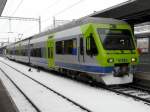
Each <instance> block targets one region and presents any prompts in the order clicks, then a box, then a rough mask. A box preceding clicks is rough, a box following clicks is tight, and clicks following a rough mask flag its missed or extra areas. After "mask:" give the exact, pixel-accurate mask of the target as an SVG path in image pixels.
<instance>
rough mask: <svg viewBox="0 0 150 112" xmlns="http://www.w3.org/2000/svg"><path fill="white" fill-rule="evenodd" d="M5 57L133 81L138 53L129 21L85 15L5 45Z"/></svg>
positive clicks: (110, 80)
mask: <svg viewBox="0 0 150 112" xmlns="http://www.w3.org/2000/svg"><path fill="white" fill-rule="evenodd" d="M6 57H7V58H8V59H11V60H15V61H19V62H23V63H26V64H30V65H33V66H39V67H43V68H45V69H48V70H54V71H58V72H60V73H65V74H67V75H71V76H73V77H82V78H85V79H89V80H93V81H96V82H100V83H102V84H105V85H118V84H127V83H132V81H133V74H134V71H135V68H136V65H137V64H138V63H139V58H138V57H139V54H138V50H137V48H136V43H135V38H134V34H133V32H132V29H131V27H130V25H129V24H127V23H126V22H124V21H121V20H117V19H112V18H98V17H85V18H81V19H78V20H74V21H72V22H70V23H67V24H65V25H61V26H58V27H56V28H54V29H51V30H48V31H44V32H41V33H39V34H35V35H33V36H30V37H28V38H26V39H24V40H21V41H18V42H15V43H12V44H10V45H8V46H7V47H6Z"/></svg>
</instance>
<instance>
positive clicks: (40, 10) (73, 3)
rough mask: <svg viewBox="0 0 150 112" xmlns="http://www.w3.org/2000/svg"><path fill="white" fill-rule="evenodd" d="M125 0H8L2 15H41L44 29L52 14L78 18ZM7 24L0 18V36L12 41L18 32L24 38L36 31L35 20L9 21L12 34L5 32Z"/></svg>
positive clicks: (49, 23) (62, 17) (64, 17)
mask: <svg viewBox="0 0 150 112" xmlns="http://www.w3.org/2000/svg"><path fill="white" fill-rule="evenodd" d="M125 1H127V0H8V1H7V4H6V6H5V9H4V11H3V13H2V16H16V17H33V18H38V17H39V16H41V19H42V30H44V29H45V28H47V27H48V26H50V25H51V24H52V22H53V17H54V16H55V18H56V19H57V20H73V19H78V18H80V17H84V16H86V15H89V14H91V13H93V12H94V11H100V10H104V9H106V8H108V7H111V6H114V5H116V4H119V3H122V2H125ZM8 26H9V25H8V20H0V38H4V37H6V38H7V37H8V36H9V37H11V38H10V40H11V41H14V38H15V37H17V36H18V34H23V38H25V37H28V36H30V35H33V34H35V33H37V32H38V24H37V22H24V21H11V31H12V32H14V33H13V34H8V33H7V32H8V31H9V27H8ZM0 41H1V40H0Z"/></svg>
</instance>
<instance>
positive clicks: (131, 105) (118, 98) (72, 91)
mask: <svg viewBox="0 0 150 112" xmlns="http://www.w3.org/2000/svg"><path fill="white" fill-rule="evenodd" d="M0 60H2V61H5V62H6V63H7V64H9V65H11V66H13V67H15V68H17V69H19V70H21V71H22V72H24V73H25V74H27V75H29V76H31V77H32V78H34V79H36V80H38V81H40V82H42V83H43V84H45V85H47V86H49V87H50V88H52V89H54V90H55V91H57V92H61V94H63V95H64V96H67V97H69V98H70V99H72V100H74V101H76V102H78V103H79V104H81V105H83V106H85V107H88V108H89V109H90V110H92V111H93V112H120V111H121V112H127V111H129V112H150V106H148V105H145V104H144V103H143V102H142V101H140V102H138V101H134V100H133V99H132V98H129V97H125V96H122V95H117V94H115V93H113V92H109V91H107V90H103V89H100V88H95V87H90V86H88V85H85V84H82V83H79V82H76V81H73V80H70V79H67V78H63V77H59V76H56V75H53V74H52V73H48V72H44V71H41V72H37V70H36V69H32V72H28V69H29V67H28V66H25V65H22V64H18V63H15V62H13V61H9V60H6V59H3V58H0ZM0 65H1V63H0ZM1 67H2V66H1ZM3 68H4V67H3ZM15 76H17V74H15ZM16 80H19V79H16ZM21 80H22V81H23V80H24V79H21ZM24 86H27V87H28V88H29V87H31V85H30V84H28V85H24ZM30 91H31V90H28V92H30ZM44 93H45V92H44ZM45 94H46V93H45ZM33 97H34V96H33ZM39 98H40V96H39ZM47 102H48V100H45V103H47ZM41 105H43V104H41ZM47 105H49V104H47ZM61 112H63V111H61ZM64 112H65V111H64ZM69 112H71V111H69Z"/></svg>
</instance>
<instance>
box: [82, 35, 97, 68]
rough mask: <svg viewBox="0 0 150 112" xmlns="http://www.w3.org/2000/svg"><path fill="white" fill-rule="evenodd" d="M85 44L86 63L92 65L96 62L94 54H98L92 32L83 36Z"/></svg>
mask: <svg viewBox="0 0 150 112" xmlns="http://www.w3.org/2000/svg"><path fill="white" fill-rule="evenodd" d="M85 45H86V48H85V59H86V63H87V64H92V65H93V64H95V63H96V55H97V54H98V49H97V46H96V42H95V40H94V36H93V34H92V33H91V34H90V35H89V36H87V37H86V38H85Z"/></svg>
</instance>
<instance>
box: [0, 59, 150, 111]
mask: <svg viewBox="0 0 150 112" xmlns="http://www.w3.org/2000/svg"><path fill="white" fill-rule="evenodd" d="M0 62H1V63H3V64H5V65H7V66H9V67H11V68H12V69H14V70H16V71H18V72H19V73H21V74H22V75H24V76H26V77H28V78H30V79H32V80H33V81H35V82H37V83H38V84H40V85H42V86H43V87H45V88H47V89H48V90H50V91H52V92H54V93H55V94H57V95H59V96H61V97H62V98H64V99H66V100H67V101H69V102H71V103H73V104H74V105H76V106H78V107H80V108H81V109H83V110H85V111H87V112H92V111H91V110H90V109H88V108H86V107H84V106H82V105H80V104H78V103H77V102H74V101H72V100H71V99H69V98H67V97H66V96H64V95H62V94H60V93H58V92H56V91H55V90H53V89H51V88H49V87H47V86H45V85H44V84H42V83H41V82H39V81H37V80H35V79H33V78H32V77H30V76H28V75H26V74H25V73H23V72H21V71H20V70H18V69H16V68H14V67H12V66H10V65H8V64H7V63H5V62H3V61H0ZM78 81H79V80H78ZM84 83H85V82H84ZM86 83H88V82H86ZM88 84H89V85H91V83H88ZM92 86H95V87H98V88H103V89H105V90H109V91H112V92H115V93H117V94H120V95H124V96H127V97H131V98H133V99H135V100H136V101H143V102H144V103H145V104H147V105H150V88H145V87H143V86H139V85H135V84H127V85H117V86H105V85H102V84H99V83H95V82H93V84H92Z"/></svg>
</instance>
